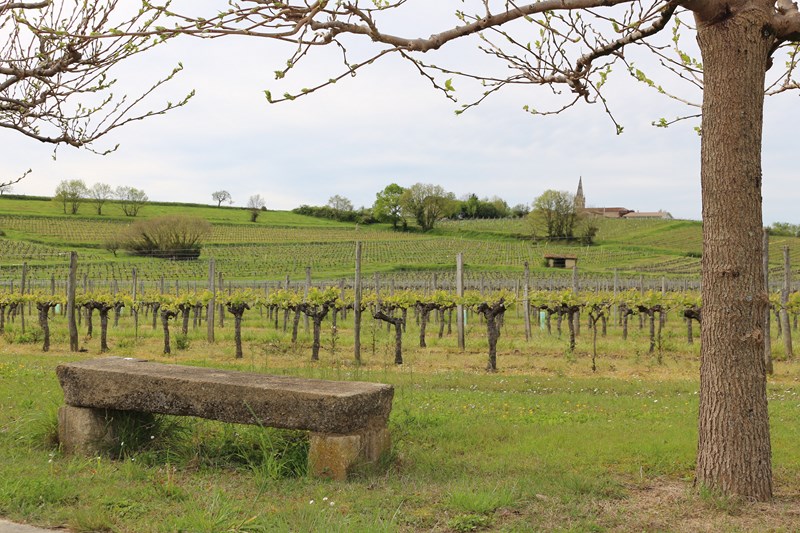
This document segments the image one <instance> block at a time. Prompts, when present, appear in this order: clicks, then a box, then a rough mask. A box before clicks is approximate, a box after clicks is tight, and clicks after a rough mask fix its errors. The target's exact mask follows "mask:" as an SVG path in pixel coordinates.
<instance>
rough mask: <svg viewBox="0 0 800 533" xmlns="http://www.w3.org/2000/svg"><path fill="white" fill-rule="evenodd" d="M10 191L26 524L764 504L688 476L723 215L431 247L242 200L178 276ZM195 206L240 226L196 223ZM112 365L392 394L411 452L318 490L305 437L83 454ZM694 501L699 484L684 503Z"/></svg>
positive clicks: (11, 338)
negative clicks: (724, 497) (710, 262)
mask: <svg viewBox="0 0 800 533" xmlns="http://www.w3.org/2000/svg"><path fill="white" fill-rule="evenodd" d="M6 202H7V200H5V199H0V230H2V231H3V233H4V236H2V237H0V348H2V353H3V361H2V362H0V378H2V379H3V382H4V387H5V389H4V391H5V394H4V395H3V398H4V399H3V400H2V407H3V409H0V412H2V416H0V426H1V427H2V431H0V444H2V447H3V449H4V450H7V452H8V455H9V456H10V457H12V458H13V460H9V461H4V462H3V465H2V466H1V467H0V507H2V510H1V511H0V515H2V516H5V517H8V518H9V519H12V520H17V521H29V522H36V523H40V524H42V525H50V526H53V527H56V526H59V525H61V526H65V525H66V526H68V527H69V528H70V529H74V530H76V531H98V530H114V531H137V532H138V531H156V530H161V531H275V530H290V529H291V530H304V531H431V530H439V531H476V530H520V531H526V530H530V529H537V530H539V529H541V530H547V529H548V528H552V525H553V524H554V523H560V522H559V520H562V521H563V520H566V522H564V524H565V529H570V530H575V531H589V530H630V531H633V530H642V531H644V530H670V529H675V528H674V525H675V524H674V521H675V516H676V513H678V514H680V513H682V515H681V516H683V522H682V524H683V525H687V524H689V525H688V526H687V527H686V528H685V529H686V530H695V529H697V527H696V526H697V522H696V520H697V516H701V515H702V516H710V517H711V518H709V519H708V520H709V524H711V525H710V526H709V530H721V531H724V530H748V527H749V526H747V524H750V523H751V522H747V520H755V519H754V518H753V517H754V516H757V518H761V517H762V516H763V515H764V512H763V511H753V510H752V509H750V508H742V507H733V509H734V510H735V516H734V515H732V514H731V513H729V512H728V509H729V507H726V506H731V505H734V504H731V503H729V502H727V501H725V502H722V503H720V501H719V500H718V499H708V498H705V497H701V498H697V497H695V496H692V494H694V493H693V492H692V490H691V487H690V485H691V481H686V480H691V478H692V475H693V466H692V465H693V464H694V457H695V456H694V454H695V453H696V447H697V441H696V435H697V433H696V421H697V410H698V404H697V398H698V394H697V391H698V387H697V377H696V376H697V368H698V366H699V353H700V341H699V335H700V326H699V325H700V322H701V320H702V312H703V308H702V302H701V301H700V298H699V285H700V278H699V275H698V274H699V265H700V254H699V250H700V240H699V234H700V226H699V223H696V222H686V221H652V220H639V221H605V220H604V221H600V227H601V230H600V232H599V233H598V241H597V244H596V245H594V246H591V247H580V246H571V245H554V244H545V243H535V242H531V241H529V240H527V239H523V238H518V237H516V236H515V234H517V232H518V231H521V230H520V228H521V227H522V226H521V224H522V223H521V222H520V221H450V222H446V223H445V224H443V225H442V226H441V228H439V229H437V230H435V231H434V232H431V233H429V234H422V233H419V232H413V231H412V232H407V233H404V232H394V231H392V230H391V229H390V228H388V227H385V226H380V225H376V226H356V225H352V224H338V223H330V224H329V223H327V222H326V221H318V220H316V219H308V218H307V217H299V216H297V215H290V214H283V213H274V212H268V213H265V214H264V215H263V217H264V218H263V220H262V219H261V218H259V223H258V224H250V223H247V222H246V221H244V222H242V223H237V222H236V221H235V220H232V219H228V218H226V217H229V216H234V215H235V216H239V215H242V212H241V210H234V209H229V210H228V211H230V213H220V214H218V215H217V218H216V219H213V220H212V219H211V218H209V217H206V218H207V219H208V220H210V221H211V222H212V232H211V235H210V237H209V238H208V240H207V242H206V244H205V245H204V247H203V250H202V253H201V255H200V258H199V259H197V260H192V261H171V260H165V259H155V258H144V257H135V256H132V255H127V254H125V253H123V252H118V253H117V257H115V256H114V255H113V254H112V253H111V252H109V251H107V250H106V249H104V247H103V242H104V239H105V238H106V236H107V235H108V234H109V233H110V232H114V231H117V230H119V229H120V228H122V227H124V226H126V225H128V224H130V222H131V221H130V220H129V219H125V218H123V217H118V218H114V217H113V216H109V217H108V218H106V217H102V218H100V217H90V216H86V217H81V218H73V217H65V216H57V214H54V213H49V214H48V213H42V212H32V213H30V214H29V215H27V216H25V215H22V214H21V213H20V212H12V211H11V210H4V209H3V206H4V205H6ZM9 202H10V203H13V201H9ZM30 205H33V204H30ZM50 207H52V206H50ZM149 207H150V206H148V208H149ZM152 207H153V208H154V209H153V210H154V211H155V210H156V208H157V209H158V211H161V212H169V211H170V210H171V209H172V206H165V205H160V206H152ZM195 209H197V210H198V211H199V212H209V213H210V212H214V211H215V209H214V208H203V207H187V208H186V211H187V212H189V213H191V212H192V211H193V210H195ZM212 214H213V213H212ZM45 215H46V216H45ZM268 215H272V216H274V218H272V219H270V216H268ZM262 222H263V223H262ZM356 242H360V243H361V252H362V272H361V274H362V277H361V291H360V293H359V294H357V291H356V287H355V256H356V253H355V250H356V244H355V243H356ZM797 244H800V243H798V241H797V239H794V238H783V237H780V238H773V239H771V249H770V266H771V271H772V273H773V278H772V283H773V287H772V293H771V294H770V306H771V307H770V309H771V313H770V317H771V319H772V323H771V329H770V330H769V337H768V338H769V339H770V341H771V348H770V351H769V354H770V355H771V356H772V358H773V359H774V361H775V369H774V374H772V375H770V377H769V401H770V422H771V424H773V426H774V429H773V435H774V440H773V445H774V447H773V450H774V460H775V464H776V465H777V468H776V473H775V478H776V480H777V483H779V484H780V486H782V487H786V488H785V489H783V490H786V491H789V492H791V493H792V494H794V493H796V491H797V481H796V480H797V479H798V466H797V461H796V442H797V439H798V438H800V435H798V433H797V429H796V428H797V424H796V423H795V421H796V419H797V416H798V415H800V412H799V411H800V406H798V403H797V394H798V393H800V391H797V387H796V383H797V364H796V362H795V360H794V359H793V358H792V355H791V354H792V352H791V350H790V348H789V347H788V345H787V341H790V339H791V337H792V336H793V335H795V334H796V333H795V332H796V331H797V322H798V317H800V296H798V293H790V294H787V295H786V297H785V298H783V295H782V294H780V292H779V289H780V288H781V287H780V284H781V282H782V278H783V276H782V274H783V264H784V261H783V246H784V245H787V246H789V250H790V254H789V255H790V258H789V259H790V262H793V264H797V261H798V260H800V256H798V255H797V254H798V252H799V251H798V250H796V248H798V246H797ZM72 251H76V252H77V279H76V283H75V285H74V288H75V298H74V301H73V302H74V303H73V304H72V307H74V310H75V317H76V322H77V323H76V327H77V335H76V336H75V337H73V335H72V334H71V332H70V325H69V318H68V317H69V313H68V307H70V306H68V300H67V295H68V293H69V292H70V291H69V290H68V289H69V288H68V286H67V279H68V275H69V266H70V265H69V263H70V256H71V254H70V252H72ZM457 254H463V258H464V268H463V285H462V287H463V293H462V294H459V290H458V288H459V283H458V282H457V277H458V274H457V272H456V263H457V261H456V256H457ZM546 254H565V255H574V256H577V257H578V258H579V261H578V268H577V269H576V270H575V271H573V270H571V269H570V270H568V269H550V268H545V267H544V265H543V258H544V255H546ZM526 263H527V264H528V267H529V270H528V271H526V269H525V264H526ZM356 323H358V324H359V328H360V329H359V331H360V333H359V334H358V337H357V336H356ZM356 338H358V339H359V341H358V342H359V344H358V345H359V346H360V348H359V350H358V351H356ZM73 341H74V346H73ZM356 354H358V355H356ZM101 355H112V356H121V357H135V358H146V359H151V360H157V361H162V362H168V363H180V364H190V365H194V366H210V367H214V368H227V369H235V370H245V371H250V372H265V373H270V374H277V375H280V374H287V375H299V376H305V377H313V378H321V379H337V380H367V381H380V382H383V383H391V384H392V385H393V386H394V387H395V399H394V405H393V410H392V414H391V418H390V430H391V433H392V441H393V454H392V456H391V457H390V458H388V460H387V464H386V465H385V466H383V465H382V466H381V468H382V470H380V472H379V473H378V475H373V474H368V475H365V476H363V477H356V478H355V479H352V480H350V481H349V482H348V483H346V484H341V485H339V484H331V483H329V482H322V481H316V480H313V479H310V478H307V477H306V476H305V475H304V472H305V470H304V469H305V463H304V462H303V461H304V460H305V457H306V455H307V454H306V452H305V448H304V446H307V439H306V438H305V436H304V435H298V434H295V433H293V432H281V431H278V430H275V431H271V430H264V428H257V427H254V428H250V429H247V428H245V427H242V426H236V425H230V424H221V423H217V422H210V421H204V420H202V419H196V420H175V419H172V418H169V417H165V418H164V419H159V424H161V426H158V425H157V426H155V427H153V428H152V429H151V428H150V427H148V430H147V431H146V432H145V433H146V434H145V433H143V434H142V435H138V436H135V435H132V436H131V439H130V440H129V439H128V438H126V439H125V441H124V446H125V448H124V449H122V445H120V448H121V449H120V450H116V451H115V453H117V455H116V456H115V457H116V458H114V459H112V458H107V457H96V458H95V457H93V458H91V459H90V460H83V461H75V460H73V459H71V458H68V457H64V456H63V455H62V454H61V452H60V450H59V449H58V447H57V446H55V445H54V444H53V443H52V440H51V439H52V437H51V435H52V431H53V428H54V427H55V423H56V422H55V421H56V414H55V409H56V407H57V406H58V405H60V404H61V403H62V402H63V395H62V393H61V390H60V389H59V387H58V383H57V381H56V378H55V372H54V369H55V366H56V365H57V364H59V363H60V362H62V361H69V360H80V359H82V358H86V357H98V356H101ZM183 418H187V417H183ZM476 427H479V428H480V430H479V431H476V430H475V428H476ZM631 435H635V438H631ZM297 450H300V452H299V453H298V452H297ZM296 456H297V457H301V460H300V461H299V462H297V460H296V459H293V457H296ZM292 461H295V462H292ZM409 486H414V487H415V489H414V490H415V492H414V494H413V495H412V496H408V494H409V492H408V487H409ZM662 486H664V487H666V490H667V492H666V493H665V494H666V495H665V496H664V498H663V499H664V503H663V505H664V508H663V509H661V508H658V509H656V510H655V511H653V512H652V513H650V514H647V513H648V512H649V511H647V510H648V509H650V507H647V506H648V505H651V506H652V505H653V504H651V503H647V504H645V505H640V504H639V502H640V501H641V498H642V494H644V497H645V498H647V499H648V500H647V501H648V502H649V501H650V499H653V498H654V496H653V495H654V493H655V494H660V493H658V490H660V487H662ZM654 487H655V488H654ZM675 494H684V495H685V496H683V497H682V498H683V499H682V500H680V505H682V506H683V507H681V508H678V509H676V507H675V501H676V499H675ZM254 495H255V496H254ZM792 498H794V497H792ZM795 499H796V498H795ZM687 501H688V502H689V503H686V502H687ZM698 502H699V503H698ZM334 504H335V505H334ZM264 509H268V512H267V511H265V510H264ZM616 509H621V510H620V511H619V512H618V513H617V511H612V510H616ZM642 509H645V511H647V512H645V513H644V514H643V511H642ZM795 511H796V505H795V500H791V502H790V504H785V505H784V507H777V512H775V513H770V517H771V518H770V519H771V520H774V521H775V522H774V523H775V525H776V527H775V528H774V529H776V530H782V529H786V530H796V529H797V528H798V527H800V524H798V521H797V515H796V512H795ZM165 517H167V518H165ZM565 517H566V518H565ZM632 517H637V518H636V520H638V522H636V525H635V527H632V526H630V524H631V520H632V519H633V518H632ZM737 520H738V521H737ZM758 523H759V524H760V523H761V522H758ZM532 524H533V526H532ZM742 524H744V526H743V525H742ZM251 526H252V527H251ZM626 528H627V529H626ZM756 529H758V528H756Z"/></svg>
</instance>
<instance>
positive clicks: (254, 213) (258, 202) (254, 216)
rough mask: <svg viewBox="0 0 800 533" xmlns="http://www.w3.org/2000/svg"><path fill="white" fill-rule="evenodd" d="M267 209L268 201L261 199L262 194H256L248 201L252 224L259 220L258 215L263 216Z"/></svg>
mask: <svg viewBox="0 0 800 533" xmlns="http://www.w3.org/2000/svg"><path fill="white" fill-rule="evenodd" d="M266 207H267V201H266V200H264V198H262V197H261V195H260V194H254V195H253V196H251V197H250V198H249V199H248V200H247V209H249V210H250V222H255V221H256V220H258V215H260V214H261V211H263V210H264V209H265V208H266Z"/></svg>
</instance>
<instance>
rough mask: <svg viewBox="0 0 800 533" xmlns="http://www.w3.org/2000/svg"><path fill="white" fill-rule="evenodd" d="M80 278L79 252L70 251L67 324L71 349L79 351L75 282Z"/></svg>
mask: <svg viewBox="0 0 800 533" xmlns="http://www.w3.org/2000/svg"><path fill="white" fill-rule="evenodd" d="M77 279H78V252H70V253H69V277H68V278H67V324H68V327H69V351H71V352H77V351H78V349H79V346H78V324H77V322H76V321H75V284H76V282H77Z"/></svg>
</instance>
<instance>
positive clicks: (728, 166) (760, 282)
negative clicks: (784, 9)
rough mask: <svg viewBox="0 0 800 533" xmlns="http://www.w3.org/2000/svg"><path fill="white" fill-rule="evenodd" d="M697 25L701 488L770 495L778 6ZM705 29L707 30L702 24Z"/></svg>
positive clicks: (751, 495) (752, 495)
mask: <svg viewBox="0 0 800 533" xmlns="http://www.w3.org/2000/svg"><path fill="white" fill-rule="evenodd" d="M747 6H748V7H749V9H747V8H745V9H742V10H739V11H735V12H734V13H733V14H730V12H729V14H728V15H727V16H725V17H715V19H714V20H709V21H703V20H698V24H697V26H698V28H697V40H698V43H699V46H700V50H701V53H702V57H703V78H704V92H703V119H702V138H701V183H702V196H703V258H702V272H703V275H702V300H703V320H702V323H701V328H700V329H701V365H700V411H699V423H698V429H699V435H698V436H699V438H698V447H697V467H696V472H695V473H696V481H697V483H698V484H699V485H700V486H705V487H709V488H711V489H715V490H719V491H721V492H723V493H725V494H729V495H736V496H740V497H743V498H747V499H751V500H759V501H765V500H769V499H770V498H771V497H772V466H771V448H770V437H769V414H768V412H767V394H766V373H765V364H764V357H763V351H764V334H765V332H764V310H765V306H766V305H767V297H766V294H765V292H764V278H763V267H762V264H761V249H762V242H761V228H762V226H763V224H762V219H761V142H762V141H761V130H762V122H763V116H762V115H763V107H764V77H765V70H766V66H767V56H768V53H769V50H770V48H771V47H772V45H773V44H774V37H773V36H772V34H771V32H770V31H769V27H770V9H771V7H770V5H769V4H768V3H765V4H763V9H756V8H755V6H754V5H753V4H747ZM704 22H707V23H704Z"/></svg>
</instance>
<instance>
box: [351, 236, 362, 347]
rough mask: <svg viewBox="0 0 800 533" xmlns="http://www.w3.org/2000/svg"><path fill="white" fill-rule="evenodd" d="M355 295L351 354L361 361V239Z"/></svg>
mask: <svg viewBox="0 0 800 533" xmlns="http://www.w3.org/2000/svg"><path fill="white" fill-rule="evenodd" d="M353 285H354V287H353V288H354V289H355V291H354V292H355V296H354V300H353V335H354V337H355V339H354V342H353V356H354V357H355V360H356V362H357V363H361V241H358V242H356V273H355V281H354V283H353Z"/></svg>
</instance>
